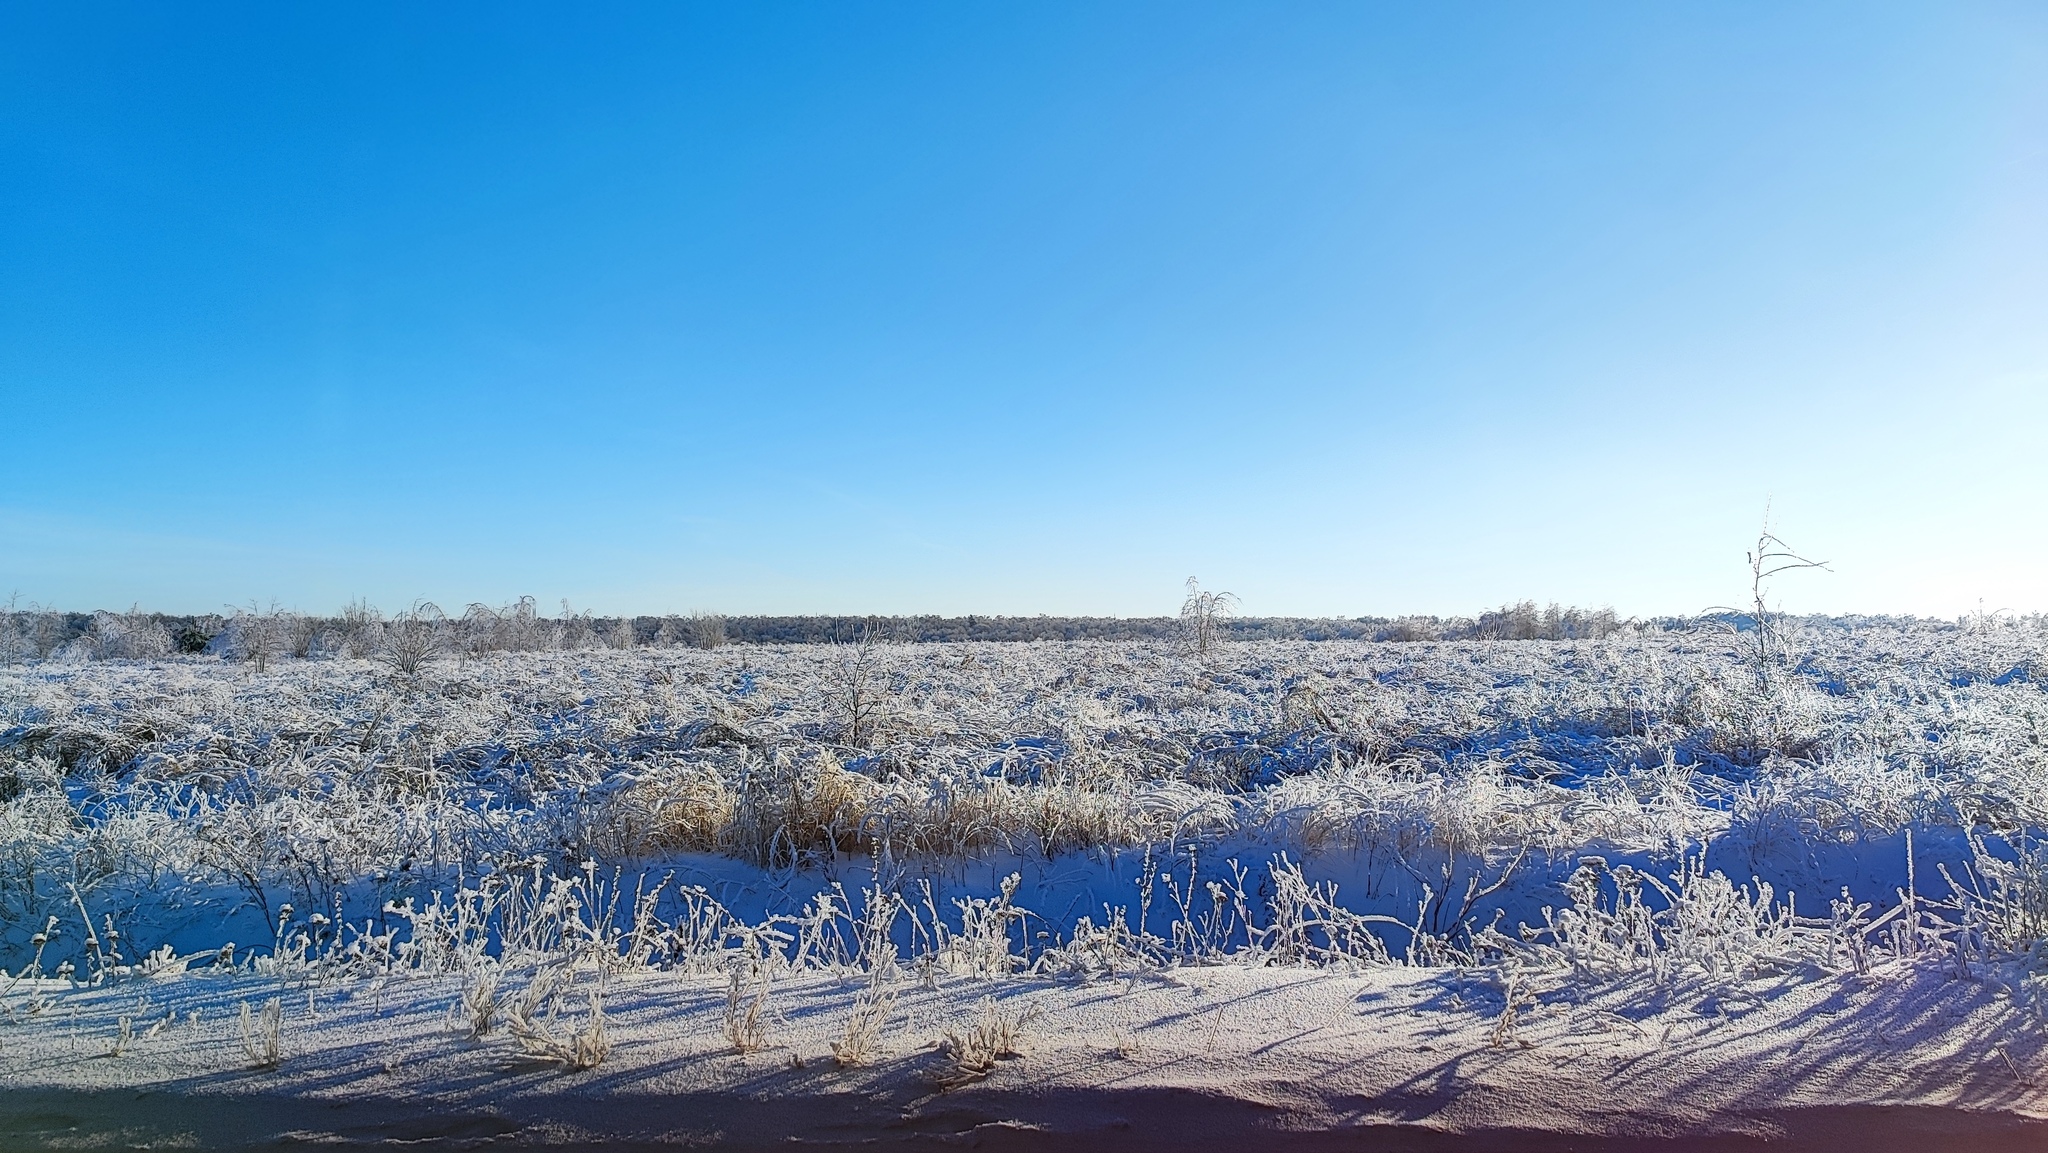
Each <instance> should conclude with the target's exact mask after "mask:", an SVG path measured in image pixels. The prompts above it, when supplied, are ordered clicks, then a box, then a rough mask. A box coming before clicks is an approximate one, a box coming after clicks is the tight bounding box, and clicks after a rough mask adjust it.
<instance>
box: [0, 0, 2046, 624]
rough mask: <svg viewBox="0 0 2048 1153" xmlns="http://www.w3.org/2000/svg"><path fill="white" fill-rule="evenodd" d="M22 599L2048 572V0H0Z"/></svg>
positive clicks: (1454, 585) (1113, 604) (1889, 595)
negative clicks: (1771, 569)
mask: <svg viewBox="0 0 2048 1153" xmlns="http://www.w3.org/2000/svg"><path fill="white" fill-rule="evenodd" d="M0 426H4V429H5V433H4V438H0V598H4V597H5V596H6V595H7V594H8V593H9V592H10V591H17V590H18V591H19V593H20V594H21V596H22V597H23V599H25V600H28V599H32V600H36V601H40V602H43V603H46V604H51V605H56V606H62V607H66V608H79V609H84V608H95V607H109V608H125V607H127V606H129V605H130V604H140V605H142V606H143V607H145V608H155V609H161V610H164V611H212V610H218V609H219V608H220V607H221V606H223V605H226V604H230V603H235V604H241V603H247V602H249V601H250V600H252V599H257V600H261V601H265V602H267V601H270V600H272V599H275V600H276V601H278V602H280V603H282V604H285V605H287V606H295V607H299V608H303V609H308V610H323V611H331V610H333V609H335V608H337V607H338V606H339V605H340V604H341V603H342V602H343V601H345V600H347V599H349V598H352V597H356V596H366V597H368V598H369V599H371V600H372V601H373V602H376V603H381V604H383V605H384V606H385V607H387V608H392V607H400V606H402V605H404V604H406V603H409V602H411V601H412V600H414V599H415V598H428V599H433V600H436V601H438V602H440V603H442V604H443V605H444V607H450V608H459V606H460V605H462V604H464V603H466V602H468V601H472V600H484V601H491V602H502V601H506V600H509V599H512V598H514V597H517V596H519V595H522V594H533V595H535V596H537V597H539V598H540V600H541V603H542V604H543V605H548V606H553V605H554V604H555V603H556V601H557V600H558V599H559V598H563V597H566V598H568V599H569V600H570V601H571V602H572V603H574V604H575V606H576V607H577V608H579V609H582V608H590V609H595V610H597V611H600V612H639V613H660V612H675V611H686V610H691V609H713V610H720V611H725V612H734V613H739V612H792V613H794V612H883V613H893V612H938V613H968V612H979V613H1022V614H1031V613H1038V612H1048V613H1056V614H1116V615H1153V614H1158V613H1165V612H1171V611H1172V610H1173V609H1174V608H1175V606H1176V605H1177V604H1178V600H1179V594H1180V589H1181V582H1182V581H1183V580H1184V579H1185V578H1186V577H1187V576H1188V575H1189V574H1197V575H1199V576H1200V577H1201V578H1202V580H1203V582H1204V583H1205V584H1206V585H1207V586H1209V587H1211V588H1222V589H1229V590H1232V591H1234V592H1236V593H1237V594H1238V595H1239V596H1240V597H1241V598H1242V602H1243V607H1244V610H1245V611H1247V612H1250V613H1255V614H1258V615H1283V614H1284V615H1345V616H1353V615H1364V614H1376V615H1393V614H1399V613H1407V612H1436V613H1464V612H1471V611H1475V610H1477V609H1480V608H1483V607H1486V606H1489V605H1493V604H1497V603H1500V602H1502V601H1506V600H1518V599H1521V598H1524V597H1531V598H1535V599H1538V600H1551V599H1555V600H1559V601H1564V602H1567V603H1580V604H1611V605H1613V606H1615V607H1616V608H1617V609H1619V610H1621V611H1622V612H1624V613H1642V614H1650V613H1685V612H1694V611H1698V610H1700V609H1702V608H1705V607H1707V606H1710V605H1716V604H1727V603H1733V602H1736V601H1739V600H1740V599H1741V598H1742V597H1743V595H1744V592H1745V588H1744V585H1745V577H1746V573H1745V568H1744V564H1743V554H1744V551H1745V549H1746V548H1747V547H1748V545H1749V543H1750V541H1751V540H1752V539H1753V538H1754V536H1755V533H1756V530H1757V527H1758V522H1759V520H1760V518H1761V517H1762V515H1763V512H1764V509H1765V506H1766V504H1767V503H1768V504H1769V505H1770V507H1771V509H1772V520H1773V524H1774V527H1776V528H1778V529H1779V530H1780V532H1781V533H1782V535H1783V536H1784V537H1785V538H1786V539H1787V540H1788V541H1790V542H1791V543H1792V544H1794V545H1795V546H1797V547H1799V548H1800V549H1802V550H1804V551H1806V552H1808V553H1810V554H1812V555H1815V556H1817V557H1821V558H1825V559H1828V560H1831V561H1832V562H1833V565H1832V568H1833V571H1832V572H1829V573H1799V574H1792V575H1790V576H1788V577H1787V578H1786V579H1785V580H1783V581H1782V582H1781V583H1780V585H1779V587H1778V597H1779V598H1780V600H1781V603H1782V604H1783V606H1784V607H1785V608H1787V609H1791V610H1795V611H1889V612H1912V613H1920V614H1944V615H1947V614H1955V613H1959V612H1963V611H1966V610H1970V609H1975V608H1977V607H1979V605H1980V603H1981V604H1982V606H1983V607H1985V608H1988V609H2013V610H2019V611H2028V610H2042V609H2048V8H2044V7H2043V6H2041V5H2038V4H1995V3H1992V4H1939V5H1937V4H1923V5H1890V4H1877V5H1870V4H1853V5H1852V4H1835V5H1830V4H1816V5H1800V6H1797V7H1796V8H1785V7H1783V6H1776V5H1762V4H1736V5H1657V6H1641V5H1622V4H1599V5H1595V4H1566V5H1556V6H1550V5H1546V6H1533V5H1516V4H1473V5H1455V6H1440V5H1414V6H1379V5H1352V4H1302V5H1289V6H1254V5H1189V4H1172V5H1163V4H1160V5H1151V4H1108V5H1105V4H1075V5H1058V4H1055V5H959V4H886V5H883V4H864V3H863V4H780V5H727V6H711V5H646V6H618V5H609V6H601V7H598V8H595V9H588V10H576V11H571V10H568V9H561V8H558V7H547V6H520V5H513V6H501V5H493V6H481V5H479V6H457V5H446V6H442V5H436V6H426V7H421V6H378V5H362V6H348V7H347V8H327V9H318V8H312V7H304V6H287V7H278V6H271V5H247V6H232V5H218V6H214V5H209V6H205V7H204V8H195V7H190V6H179V5H170V4H158V5H132V6H131V5H122V6H102V5H94V4H80V5H51V6H28V5H17V6H11V7H9V8H7V9H6V10H5V11H0Z"/></svg>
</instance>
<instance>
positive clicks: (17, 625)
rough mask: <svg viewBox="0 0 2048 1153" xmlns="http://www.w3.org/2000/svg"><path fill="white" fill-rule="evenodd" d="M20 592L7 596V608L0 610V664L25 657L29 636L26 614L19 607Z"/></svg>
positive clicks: (7, 663)
mask: <svg viewBox="0 0 2048 1153" xmlns="http://www.w3.org/2000/svg"><path fill="white" fill-rule="evenodd" d="M20 604H21V594H20V593H15V594H13V595H11V596H9V597H8V598H7V608H6V609H5V610H4V611H0V665H11V664H15V663H16V662H19V661H22V660H25V659H27V657H28V653H29V638H28V629H27V627H26V625H27V614H25V613H23V612H22V611H21V609H20Z"/></svg>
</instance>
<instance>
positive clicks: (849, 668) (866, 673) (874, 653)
mask: <svg viewBox="0 0 2048 1153" xmlns="http://www.w3.org/2000/svg"><path fill="white" fill-rule="evenodd" d="M881 643H882V637H881V634H879V633H877V632H876V631H875V630H874V629H871V628H867V627H865V626H863V627H862V628H861V630H860V635H859V636H858V637H856V638H854V640H853V641H852V642H851V643H841V642H837V641H835V642H833V645H832V658H833V664H832V668H831V670H830V672H829V673H828V675H829V676H830V677H831V680H832V687H833V690H834V691H833V696H834V697H835V698H836V702H835V703H836V704H837V705H838V706H839V708H840V709H842V710H843V711H844V712H845V713H846V743H847V744H849V745H852V746H853V747H854V748H856V749H864V748H867V747H868V742H869V741H870V740H872V739H873V738H874V735H875V728H876V726H877V723H878V722H879V720H880V719H881V708H882V686H881V684H880V683H879V682H880V679H881V677H880V674H881V671H882V654H881V652H880V651H879V649H880V647H881Z"/></svg>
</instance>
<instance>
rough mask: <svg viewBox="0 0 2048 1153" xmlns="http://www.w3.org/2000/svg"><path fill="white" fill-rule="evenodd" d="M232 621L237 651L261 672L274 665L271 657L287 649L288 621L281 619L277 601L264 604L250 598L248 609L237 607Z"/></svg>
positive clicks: (235, 651) (229, 624) (230, 628)
mask: <svg viewBox="0 0 2048 1153" xmlns="http://www.w3.org/2000/svg"><path fill="white" fill-rule="evenodd" d="M231 611H232V612H233V614H234V615H233V616H232V617H231V618H230V619H229V621H228V630H229V635H230V639H231V641H232V643H233V646H234V653H235V655H237V656H239V657H241V658H242V659H243V660H245V661H248V662H249V663H250V664H253V665H255V666H256V671H257V672H259V673H260V672H263V671H265V670H267V669H268V668H269V667H270V660H271V658H272V657H275V656H277V655H278V654H279V653H280V652H282V651H284V642H285V632H284V625H283V622H281V621H280V620H279V619H278V612H277V602H276V601H272V602H271V603H270V607H269V608H267V609H266V608H264V607H263V606H262V605H261V604H259V603H258V602H256V601H250V602H249V607H248V608H246V609H233V610H231Z"/></svg>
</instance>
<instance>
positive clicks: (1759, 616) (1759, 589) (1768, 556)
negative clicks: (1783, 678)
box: [1718, 508, 1833, 694]
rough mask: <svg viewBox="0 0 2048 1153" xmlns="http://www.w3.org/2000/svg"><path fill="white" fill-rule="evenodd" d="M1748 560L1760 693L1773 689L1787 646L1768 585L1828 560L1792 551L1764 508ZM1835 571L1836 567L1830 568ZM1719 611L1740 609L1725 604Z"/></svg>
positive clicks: (1752, 650) (1824, 566)
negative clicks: (1768, 596) (1774, 673)
mask: <svg viewBox="0 0 2048 1153" xmlns="http://www.w3.org/2000/svg"><path fill="white" fill-rule="evenodd" d="M1746 559H1747V560H1748V561H1749V606H1750V607H1749V618H1750V621H1751V624H1752V627H1751V629H1750V633H1749V641H1750V643H1749V646H1748V647H1749V660H1750V663H1751V665H1752V666H1753V668H1754V671H1755V673H1756V685H1757V689H1758V691H1760V692H1763V693H1766V694H1768V693H1769V692H1770V691H1771V669H1772V668H1773V667H1774V666H1776V665H1777V664H1778V662H1779V660H1780V658H1781V655H1782V651H1783V648H1784V638H1783V635H1782V634H1781V633H1780V632H1779V631H1778V622H1777V620H1776V618H1775V616H1774V615H1773V614H1772V612H1771V609H1770V605H1769V604H1768V603H1766V599H1765V594H1766V591H1767V590H1766V586H1767V585H1768V583H1769V582H1770V579H1771V578H1772V577H1774V576H1777V575H1778V574H1779V573H1786V572H1791V571H1793V570H1794V569H1809V568H1817V569H1827V567H1828V562H1827V561H1823V560H1808V559H1807V558H1805V557H1803V556H1801V555H1799V554H1798V553H1797V552H1794V551H1793V550H1792V546H1791V545H1788V544H1786V543H1785V542H1784V541H1783V540H1780V539H1779V538H1778V536H1777V534H1775V533H1773V532H1772V531H1771V513H1770V510H1769V509H1768V508H1766V509H1765V510H1764V523H1763V527H1762V528H1761V529H1759V530H1757V537H1756V547H1755V548H1753V549H1751V550H1750V551H1749V553H1748V554H1747V557H1746ZM1829 571H1833V570H1829ZM1718 611H1722V612H1731V613H1732V612H1737V611H1738V610H1735V609H1731V608H1727V607H1725V606H1723V607H1722V608H1720V609H1719V610H1718Z"/></svg>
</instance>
